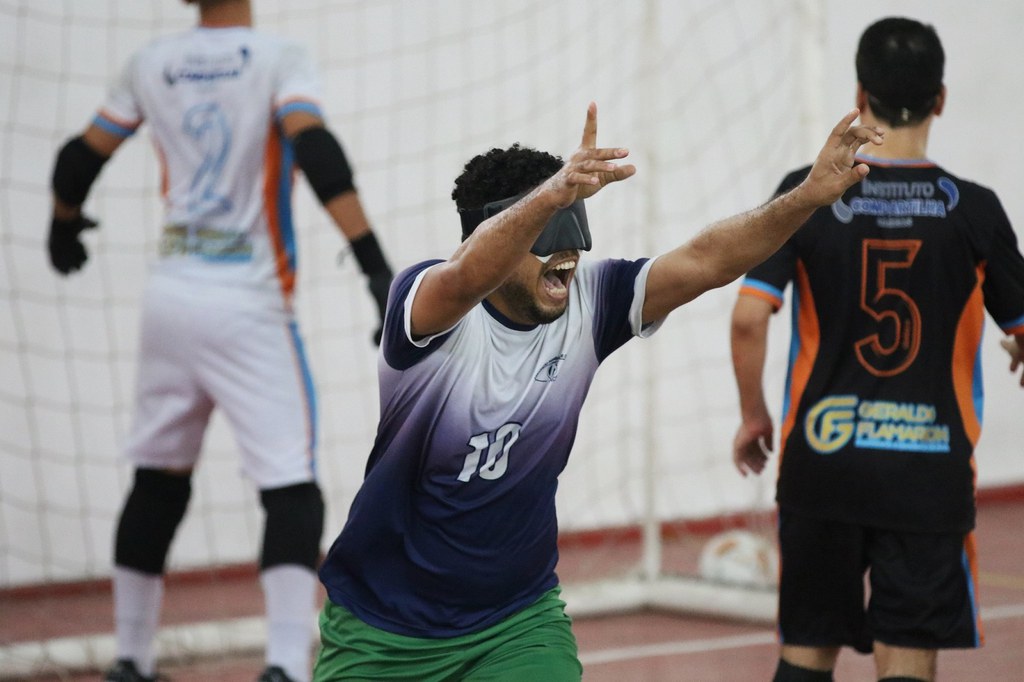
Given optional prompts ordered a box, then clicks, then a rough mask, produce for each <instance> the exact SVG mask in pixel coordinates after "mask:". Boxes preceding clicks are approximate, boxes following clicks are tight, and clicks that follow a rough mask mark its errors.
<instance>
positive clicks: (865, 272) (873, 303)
mask: <svg viewBox="0 0 1024 682" xmlns="http://www.w3.org/2000/svg"><path fill="white" fill-rule="evenodd" d="M920 249H921V240H919V239H896V240H889V239H865V240H864V242H863V248H862V252H861V281H860V307H861V310H863V311H864V312H866V313H867V314H868V315H869V316H870V317H871V318H872V319H873V320H874V321H875V323H876V325H877V326H878V327H879V331H877V332H875V333H874V334H871V335H870V336H866V337H864V338H863V339H861V340H859V341H857V342H856V343H855V344H854V349H855V351H856V353H857V360H858V361H859V362H860V364H861V365H863V367H864V369H866V370H867V371H869V372H871V374H873V375H875V376H879V377H891V376H895V375H897V374H899V373H900V372H902V371H904V370H905V369H907V367H909V366H910V365H911V363H913V362H914V359H915V358H916V357H917V353H918V351H919V350H920V348H921V311H920V309H918V307H917V304H916V303H915V302H914V299H913V298H911V297H910V295H909V294H907V292H906V291H904V290H903V289H900V288H899V287H898V286H897V285H895V284H894V283H893V282H892V278H891V277H890V275H891V274H892V271H893V270H900V269H906V268H909V267H910V266H911V264H912V263H913V262H914V258H916V257H917V252H918V251H919V250H920ZM882 331H885V337H886V338H887V339H891V341H890V342H889V343H884V342H883V341H882V334H881V332H882Z"/></svg>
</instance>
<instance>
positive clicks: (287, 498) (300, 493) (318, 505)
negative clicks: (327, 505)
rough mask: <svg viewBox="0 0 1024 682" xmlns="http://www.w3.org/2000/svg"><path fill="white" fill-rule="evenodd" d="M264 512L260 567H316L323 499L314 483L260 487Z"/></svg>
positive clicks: (318, 560)
mask: <svg viewBox="0 0 1024 682" xmlns="http://www.w3.org/2000/svg"><path fill="white" fill-rule="evenodd" d="M260 502H261V503H262V504H263V509H264V510H266V512H267V520H266V525H265V526H264V528H263V550H262V551H261V552H260V570H266V569H268V568H270V567H271V566H278V565H280V564H298V565H300V566H307V567H309V568H310V569H312V570H314V571H315V570H316V568H317V565H318V564H319V563H320V536H321V535H323V532H324V500H323V497H321V495H320V488H319V487H318V486H317V484H316V483H299V484H297V485H290V486H286V487H284V488H274V489H272V490H261V491H260Z"/></svg>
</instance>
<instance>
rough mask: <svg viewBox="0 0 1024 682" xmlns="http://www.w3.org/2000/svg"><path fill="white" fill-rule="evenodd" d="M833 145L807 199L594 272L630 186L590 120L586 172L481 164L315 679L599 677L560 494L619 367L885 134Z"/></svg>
mask: <svg viewBox="0 0 1024 682" xmlns="http://www.w3.org/2000/svg"><path fill="white" fill-rule="evenodd" d="M856 115H857V112H856V111H854V112H851V113H850V114H849V115H847V116H846V117H845V118H844V119H843V120H842V121H840V122H839V124H838V125H837V126H836V128H835V130H834V131H833V132H832V134H831V136H830V137H829V140H828V143H827V145H826V146H825V148H824V149H823V150H822V152H821V154H820V156H819V158H818V161H817V163H816V165H815V168H814V170H813V171H812V172H811V173H810V174H809V175H808V177H807V179H806V180H805V181H804V182H803V183H801V184H800V185H799V186H798V187H796V188H794V189H793V191H791V192H788V193H786V194H785V195H783V196H781V197H779V198H777V199H775V200H773V201H772V202H770V203H768V204H765V205H764V206H761V207H759V208H755V209H753V210H751V211H748V212H746V213H743V214H740V215H737V216H734V217H731V218H727V219H725V220H723V221H721V222H719V223H716V224H714V225H712V226H711V227H709V228H708V229H706V230H705V231H703V232H702V233H701V234H699V235H698V236H696V237H695V238H694V239H692V240H690V241H689V242H687V243H685V244H683V245H682V246H680V247H678V248H676V249H675V250H673V251H670V252H669V253H666V254H664V255H663V256H661V257H659V258H657V259H656V260H647V259H642V260H636V261H628V260H602V261H598V262H593V263H591V262H587V261H585V260H581V255H582V252H583V251H586V250H588V249H590V247H591V236H590V230H589V226H588V223H587V215H586V211H585V210H584V200H585V199H586V198H588V197H590V196H593V195H594V194H595V193H596V192H598V191H599V190H601V189H602V188H603V187H605V186H607V185H609V184H611V183H613V182H619V181H622V180H625V179H627V178H629V177H631V176H632V175H633V174H634V172H635V168H634V167H633V166H632V165H622V164H620V163H619V162H620V160H621V159H623V158H625V157H626V156H627V151H626V150H625V149H620V148H615V147H610V148H605V147H598V146H597V109H596V106H595V105H593V104H591V105H590V106H589V108H588V110H587V116H586V124H585V126H584V130H583V139H582V143H581V144H580V146H579V147H578V148H577V149H576V151H575V152H574V153H573V154H572V155H571V156H570V157H569V159H568V161H565V162H563V161H562V160H561V159H559V158H557V157H555V156H552V155H550V154H548V153H545V152H540V151H537V150H534V149H530V148H526V147H521V146H519V145H513V146H512V147H510V148H508V149H492V150H490V151H489V152H487V153H486V154H482V155H480V156H477V157H475V158H473V159H471V160H470V161H469V163H468V164H467V165H466V167H465V169H464V171H463V173H462V174H461V175H460V176H459V178H458V179H457V180H456V181H455V190H454V192H453V193H452V197H453V198H454V199H455V203H456V206H457V207H458V209H459V214H460V217H461V223H462V237H463V240H464V241H463V242H462V245H461V246H460V247H459V248H458V249H457V250H456V251H455V253H454V254H453V255H452V256H451V258H449V259H448V260H446V261H427V262H423V263H420V264H418V265H415V266H413V267H411V268H409V269H407V270H405V271H404V272H402V273H400V274H399V275H398V276H397V277H396V279H395V281H394V283H393V284H392V288H391V293H390V296H389V300H388V312H387V316H386V319H385V325H384V337H383V340H382V343H381V350H382V353H381V354H380V356H379V361H378V362H379V379H380V391H381V400H380V404H381V418H380V424H379V426H378V429H377V438H376V442H375V443H374V447H373V450H372V451H371V453H370V456H369V461H368V464H367V467H366V475H365V479H364V481H363V485H362V487H361V488H360V490H359V492H358V493H357V494H356V497H355V500H354V501H353V503H352V507H351V509H350V512H349V517H348V521H347V523H346V524H345V527H344V528H343V530H342V531H341V534H340V535H339V536H338V538H337V540H336V541H335V542H334V544H333V546H332V548H331V550H330V552H329V553H328V555H327V557H326V559H325V561H324V565H323V566H322V567H321V570H320V576H321V579H322V580H323V583H324V585H325V586H326V588H327V594H328V597H329V600H328V602H327V603H326V604H325V606H324V610H323V612H322V613H321V618H320V632H321V642H322V648H321V651H320V654H319V656H318V658H317V664H316V666H315V669H314V679H316V680H342V679H409V680H441V679H515V680H547V681H549V682H552V681H553V682H557V681H560V680H578V679H580V674H581V669H580V663H579V659H578V657H577V652H576V641H575V638H574V636H573V634H572V631H571V629H570V626H569V619H568V617H567V616H566V615H565V613H564V610H563V608H564V603H563V602H562V601H561V599H560V598H559V587H558V579H557V577H556V575H555V564H556V562H557V560H558V551H557V546H556V539H557V530H558V524H557V521H556V519H555V488H556V486H557V481H558V475H559V473H560V472H561V471H562V468H563V467H564V466H565V464H566V460H567V458H568V456H569V451H570V449H571V447H572V443H573V439H574V437H575V434H576V428H577V424H578V420H579V415H580V409H581V407H582V404H583V400H584V398H585V396H586V393H587V390H588V388H589V386H590V383H591V380H592V378H593V376H594V373H595V371H596V370H597V368H598V365H599V364H600V363H601V362H602V361H603V360H604V359H605V358H606V357H608V355H609V354H611V353H612V352H613V351H615V350H616V349H618V348H619V347H620V346H622V345H623V344H624V343H626V342H627V341H629V340H630V339H631V338H632V337H634V336H640V337H646V336H649V335H651V334H652V333H653V332H654V331H655V330H656V329H657V327H658V326H659V325H660V323H661V320H662V319H663V318H664V317H665V316H666V315H667V314H668V313H669V312H671V311H672V310H673V309H675V308H677V307H679V306H680V305H682V304H684V303H686V302H687V301H690V300H691V299H693V298H695V297H697V296H699V295H700V294H701V293H703V292H705V291H707V290H708V289H711V288H714V287H719V286H722V285H724V284H726V283H728V282H730V281H732V280H734V279H735V278H737V277H739V276H740V275H741V274H742V273H743V272H745V271H746V270H747V269H748V268H750V267H752V266H753V265H754V264H756V263H759V262H761V261H762V260H763V259H764V258H765V257H767V256H768V255H769V254H770V253H772V251H774V250H775V249H777V248H778V247H779V246H780V245H781V244H782V243H783V242H784V241H785V240H786V239H787V238H788V237H789V235H791V234H792V233H793V232H794V231H795V230H796V229H797V227H799V225H800V224H801V223H803V221H804V220H806V219H807V218H808V217H809V216H810V215H811V213H812V212H813V211H814V209H815V208H817V207H819V206H824V205H828V204H829V203H831V202H832V201H834V200H835V199H836V198H837V197H839V196H840V195H841V194H842V193H843V191H845V189H846V188H847V187H849V186H850V185H851V184H853V183H855V182H857V181H858V180H859V179H860V178H861V177H862V176H863V175H864V174H865V173H866V172H867V167H866V166H864V165H863V164H855V163H854V161H853V158H854V153H855V151H856V150H857V149H858V148H859V147H860V146H861V145H862V144H864V143H865V142H867V141H869V140H870V141H872V142H875V143H877V142H880V141H881V138H880V136H879V135H878V133H876V132H875V131H873V130H871V129H868V128H864V127H850V124H851V122H852V121H853V120H854V118H855V117H856Z"/></svg>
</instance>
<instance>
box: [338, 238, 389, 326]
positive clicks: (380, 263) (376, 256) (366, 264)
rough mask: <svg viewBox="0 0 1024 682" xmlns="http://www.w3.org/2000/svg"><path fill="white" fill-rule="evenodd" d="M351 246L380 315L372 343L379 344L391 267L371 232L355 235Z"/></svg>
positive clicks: (386, 304) (386, 305) (386, 307)
mask: <svg viewBox="0 0 1024 682" xmlns="http://www.w3.org/2000/svg"><path fill="white" fill-rule="evenodd" d="M349 245H350V246H351V248H352V255H354V256H355V257H356V262H357V263H359V269H360V270H362V271H363V274H364V275H366V280H367V282H366V284H367V286H368V287H369V289H370V295H371V296H373V300H374V301H376V303H377V313H378V315H379V316H380V325H379V326H378V327H377V330H376V331H374V332H373V343H374V345H376V346H379V345H380V339H381V336H383V335H384V313H385V311H387V309H388V289H390V288H391V278H392V276H393V275H392V274H391V268H390V266H388V261H387V259H386V258H384V252H383V251H381V249H380V244H378V243H377V237H376V236H375V235H374V234H373V232H367V233H366V234H363V235H361V236H359V237H356V238H355V239H354V240H352V241H351V242H350V244H349Z"/></svg>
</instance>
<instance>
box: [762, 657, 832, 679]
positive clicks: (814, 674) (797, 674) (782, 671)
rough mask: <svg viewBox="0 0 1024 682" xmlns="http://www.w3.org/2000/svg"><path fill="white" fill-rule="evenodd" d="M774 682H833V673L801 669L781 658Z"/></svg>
mask: <svg viewBox="0 0 1024 682" xmlns="http://www.w3.org/2000/svg"><path fill="white" fill-rule="evenodd" d="M772 682H832V671H831V670H811V669H809V668H801V667H799V666H795V665H793V664H792V663H790V662H788V661H784V660H782V659H781V658H780V659H779V667H778V668H776V669H775V677H773V678H772Z"/></svg>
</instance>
